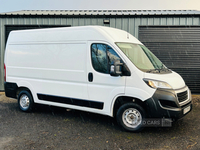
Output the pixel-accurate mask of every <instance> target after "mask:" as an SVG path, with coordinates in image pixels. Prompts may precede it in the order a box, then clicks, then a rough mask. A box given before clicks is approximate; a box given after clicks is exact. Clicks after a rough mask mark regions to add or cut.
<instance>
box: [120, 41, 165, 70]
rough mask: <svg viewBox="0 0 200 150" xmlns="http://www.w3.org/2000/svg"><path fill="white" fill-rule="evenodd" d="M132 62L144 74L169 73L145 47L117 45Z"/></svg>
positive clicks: (128, 44)
mask: <svg viewBox="0 0 200 150" xmlns="http://www.w3.org/2000/svg"><path fill="white" fill-rule="evenodd" d="M116 44H117V46H118V47H119V48H120V49H121V50H122V51H123V52H124V54H125V55H126V56H127V57H128V58H129V59H130V61H131V62H132V63H133V64H134V65H135V66H136V67H137V68H138V69H140V70H142V71H144V72H155V73H161V72H163V71H164V72H169V70H168V69H167V68H166V67H165V65H163V63H162V62H161V61H160V60H159V59H158V58H157V57H156V56H155V55H154V54H153V53H152V52H151V51H150V50H149V49H148V48H147V47H145V46H144V45H139V44H133V43H116Z"/></svg>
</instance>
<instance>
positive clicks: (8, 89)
mask: <svg viewBox="0 0 200 150" xmlns="http://www.w3.org/2000/svg"><path fill="white" fill-rule="evenodd" d="M4 89H5V95H6V96H7V97H11V98H17V94H16V93H17V89H18V86H17V84H16V83H11V82H4Z"/></svg>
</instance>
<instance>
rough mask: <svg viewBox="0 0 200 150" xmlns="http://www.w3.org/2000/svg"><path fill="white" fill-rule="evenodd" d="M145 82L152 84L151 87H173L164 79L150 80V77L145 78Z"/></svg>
mask: <svg viewBox="0 0 200 150" xmlns="http://www.w3.org/2000/svg"><path fill="white" fill-rule="evenodd" d="M143 80H144V82H145V83H146V84H147V85H148V86H150V87H151V88H154V89H157V88H162V89H172V87H171V86H170V85H169V84H168V83H166V82H163V81H156V80H150V79H143Z"/></svg>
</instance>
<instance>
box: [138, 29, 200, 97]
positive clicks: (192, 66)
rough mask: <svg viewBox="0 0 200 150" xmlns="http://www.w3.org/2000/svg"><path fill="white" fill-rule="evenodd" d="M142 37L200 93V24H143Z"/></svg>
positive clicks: (146, 43) (171, 67)
mask: <svg viewBox="0 0 200 150" xmlns="http://www.w3.org/2000/svg"><path fill="white" fill-rule="evenodd" d="M139 40H140V41H141V42H142V43H143V44H144V45H146V46H147V47H148V48H149V49H150V50H151V51H152V52H153V53H154V54H155V55H156V56H157V57H158V58H159V59H160V60H161V61H162V62H163V63H164V64H165V65H166V66H167V67H168V68H170V69H172V70H174V71H176V72H177V73H179V74H180V75H181V76H182V77H183V79H184V80H185V82H186V84H187V85H188V86H189V88H190V89H191V91H192V93H200V27H174V26H173V27H167V26H156V27H155V26H151V27H149V26H148V27H147V26H140V27H139Z"/></svg>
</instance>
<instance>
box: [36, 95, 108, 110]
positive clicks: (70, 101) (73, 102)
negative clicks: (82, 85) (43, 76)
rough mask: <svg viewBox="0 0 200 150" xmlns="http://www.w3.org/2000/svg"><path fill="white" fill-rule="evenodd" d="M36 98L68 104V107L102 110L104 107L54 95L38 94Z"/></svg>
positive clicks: (93, 102)
mask: <svg viewBox="0 0 200 150" xmlns="http://www.w3.org/2000/svg"><path fill="white" fill-rule="evenodd" d="M37 96H38V99H39V100H44V101H50V102H57V103H63V104H70V105H76V106H82V107H89V108H96V109H103V106H104V103H103V102H96V101H89V100H82V99H75V98H69V97H61V96H55V95H46V94H40V93H38V94H37Z"/></svg>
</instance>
